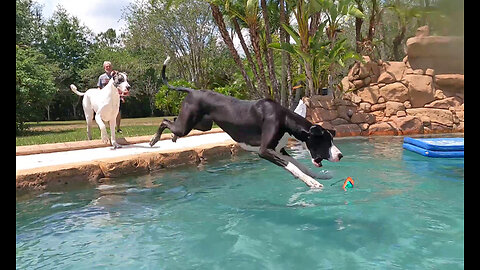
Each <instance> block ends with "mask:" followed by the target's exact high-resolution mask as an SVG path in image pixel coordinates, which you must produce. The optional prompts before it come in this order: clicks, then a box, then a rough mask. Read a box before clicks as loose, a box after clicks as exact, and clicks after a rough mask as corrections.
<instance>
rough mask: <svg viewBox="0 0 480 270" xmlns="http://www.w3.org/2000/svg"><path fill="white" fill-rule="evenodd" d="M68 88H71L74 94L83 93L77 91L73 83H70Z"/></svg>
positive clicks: (81, 94)
mask: <svg viewBox="0 0 480 270" xmlns="http://www.w3.org/2000/svg"><path fill="white" fill-rule="evenodd" d="M70 89H72V91H73V92H74V93H75V94H77V95H79V96H83V95H85V93H82V92H78V91H77V87H76V86H75V85H73V84H70Z"/></svg>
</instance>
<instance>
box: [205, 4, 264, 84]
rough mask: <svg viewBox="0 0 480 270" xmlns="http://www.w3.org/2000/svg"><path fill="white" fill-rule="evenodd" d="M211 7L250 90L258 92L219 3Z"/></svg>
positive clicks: (224, 39)
mask: <svg viewBox="0 0 480 270" xmlns="http://www.w3.org/2000/svg"><path fill="white" fill-rule="evenodd" d="M210 8H211V10H212V15H213V18H214V19H215V23H216V24H217V26H218V29H219V30H220V33H221V35H222V38H223V41H224V42H225V44H226V45H227V47H228V49H229V50H230V53H231V54H232V56H233V59H234V60H235V63H236V64H237V66H238V68H239V69H240V72H241V73H242V76H243V78H244V79H245V82H246V83H247V87H248V89H249V91H250V92H257V90H256V89H255V85H253V83H252V81H251V80H250V77H248V74H247V72H246V71H245V68H244V67H243V63H242V60H241V59H240V56H239V55H238V52H237V50H236V49H235V46H234V45H233V41H232V39H231V38H230V35H229V34H228V31H227V28H226V26H225V22H224V21H223V15H222V13H221V12H220V9H219V8H218V6H217V5H214V4H212V3H210Z"/></svg>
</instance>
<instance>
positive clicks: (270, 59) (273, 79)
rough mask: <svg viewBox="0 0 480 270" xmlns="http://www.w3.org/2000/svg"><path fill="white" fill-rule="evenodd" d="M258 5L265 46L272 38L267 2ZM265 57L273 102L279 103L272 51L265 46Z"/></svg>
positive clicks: (263, 0)
mask: <svg viewBox="0 0 480 270" xmlns="http://www.w3.org/2000/svg"><path fill="white" fill-rule="evenodd" d="M260 4H261V6H262V15H263V21H264V24H265V41H266V44H270V43H272V37H271V36H270V21H269V18H268V10H267V1H266V0H260ZM265 47H266V48H265V51H266V53H265V56H266V59H267V68H268V76H269V77H270V82H271V84H272V92H273V96H274V98H275V100H277V101H279V100H280V93H279V90H278V81H277V77H276V75H275V65H274V63H273V52H272V49H271V48H270V47H268V46H265Z"/></svg>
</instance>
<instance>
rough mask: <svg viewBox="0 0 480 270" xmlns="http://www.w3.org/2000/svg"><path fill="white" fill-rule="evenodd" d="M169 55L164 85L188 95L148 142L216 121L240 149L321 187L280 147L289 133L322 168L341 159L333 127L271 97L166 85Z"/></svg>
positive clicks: (200, 127)
mask: <svg viewBox="0 0 480 270" xmlns="http://www.w3.org/2000/svg"><path fill="white" fill-rule="evenodd" d="M169 59H170V57H167V59H166V60H165V62H164V63H163V68H162V79H163V83H164V84H165V85H167V87H168V88H169V89H173V90H176V91H182V92H187V93H188V95H187V96H186V97H185V99H184V100H183V102H182V105H181V109H180V113H179V115H178V117H177V118H176V119H175V120H174V122H172V121H170V120H168V119H164V120H163V121H162V123H161V124H160V127H159V128H158V130H157V132H156V134H155V135H154V136H153V137H152V139H151V140H150V146H153V145H154V144H155V143H157V142H158V140H159V139H160V136H161V135H162V132H163V130H164V129H166V128H168V129H170V130H171V131H172V133H173V134H174V135H175V136H174V137H173V139H172V140H173V141H175V140H176V139H177V137H183V136H186V135H187V134H188V133H189V132H190V131H191V130H192V129H198V130H201V131H207V130H210V129H211V128H212V125H213V122H215V123H217V125H218V126H219V127H220V128H221V129H222V130H223V131H225V132H226V133H228V135H230V137H232V139H233V140H235V141H236V142H237V143H239V145H240V146H241V147H242V148H244V149H246V150H250V151H255V152H257V153H258V154H259V156H260V157H262V158H264V159H266V160H269V161H271V162H273V163H275V164H276V165H278V166H281V167H283V168H285V169H286V170H288V171H289V172H290V173H291V174H292V175H294V176H295V177H297V178H299V179H301V180H302V181H303V182H304V183H305V184H306V185H307V186H309V187H311V188H321V187H323V185H322V184H320V183H319V182H318V181H316V180H315V179H314V178H322V176H320V175H317V174H315V173H313V172H311V171H310V170H309V169H308V168H306V167H305V166H304V165H302V164H300V163H299V162H298V161H297V160H295V159H294V158H292V157H291V156H290V155H289V154H288V153H287V152H286V151H285V148H284V147H285V145H286V143H287V139H288V138H289V137H291V136H293V137H294V138H296V139H297V140H299V141H301V142H303V143H304V144H305V145H306V147H307V148H308V150H309V152H310V155H311V157H312V162H313V164H314V165H315V166H317V167H321V166H322V160H324V159H326V160H329V161H331V162H337V161H340V159H341V158H342V157H343V155H342V153H341V152H340V150H338V148H337V147H335V145H333V137H334V136H335V131H334V130H329V129H324V128H323V127H321V126H320V125H314V124H312V123H311V122H309V121H308V120H306V119H305V118H304V117H302V116H301V115H298V114H296V113H294V112H292V111H290V110H288V109H287V108H285V107H283V106H281V105H280V104H279V103H277V102H275V101H273V100H271V99H260V100H248V101H247V100H239V99H236V98H233V97H230V96H225V95H222V94H220V93H217V92H214V91H210V90H194V89H190V88H185V87H174V86H171V85H169V84H168V82H167V78H166V76H165V70H166V66H167V63H168V61H169ZM323 178H324V177H323Z"/></svg>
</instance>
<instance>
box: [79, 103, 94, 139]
mask: <svg viewBox="0 0 480 270" xmlns="http://www.w3.org/2000/svg"><path fill="white" fill-rule="evenodd" d="M87 103H88V100H87V97H84V98H83V101H82V106H83V113H84V115H85V121H86V122H87V138H88V139H89V140H91V139H92V124H93V116H94V115H95V113H94V112H93V109H92V107H91V105H90V104H87Z"/></svg>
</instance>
